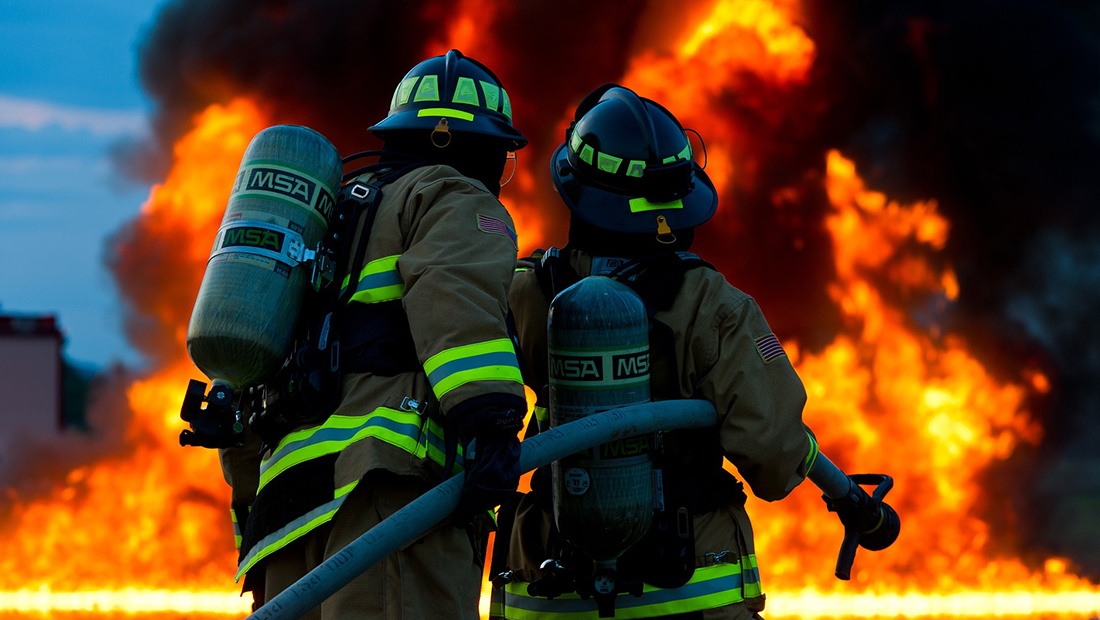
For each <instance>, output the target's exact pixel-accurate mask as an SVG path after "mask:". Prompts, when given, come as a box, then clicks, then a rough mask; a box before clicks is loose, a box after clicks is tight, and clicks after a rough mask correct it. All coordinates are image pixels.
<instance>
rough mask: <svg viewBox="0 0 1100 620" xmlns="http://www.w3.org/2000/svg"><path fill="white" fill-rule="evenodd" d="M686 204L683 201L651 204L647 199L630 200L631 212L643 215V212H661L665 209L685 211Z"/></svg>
mask: <svg viewBox="0 0 1100 620" xmlns="http://www.w3.org/2000/svg"><path fill="white" fill-rule="evenodd" d="M683 208H684V202H683V201H682V200H673V201H672V202H650V201H649V200H648V199H647V198H645V197H644V196H643V197H640V198H631V199H630V212H631V213H641V212H643V211H660V210H663V209H683Z"/></svg>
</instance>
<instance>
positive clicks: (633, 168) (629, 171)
mask: <svg viewBox="0 0 1100 620" xmlns="http://www.w3.org/2000/svg"><path fill="white" fill-rule="evenodd" d="M643 172H645V162H644V161H642V160H640V159H632V160H630V163H629V164H627V165H626V176H628V177H637V178H639V179H640V178H642V173H643Z"/></svg>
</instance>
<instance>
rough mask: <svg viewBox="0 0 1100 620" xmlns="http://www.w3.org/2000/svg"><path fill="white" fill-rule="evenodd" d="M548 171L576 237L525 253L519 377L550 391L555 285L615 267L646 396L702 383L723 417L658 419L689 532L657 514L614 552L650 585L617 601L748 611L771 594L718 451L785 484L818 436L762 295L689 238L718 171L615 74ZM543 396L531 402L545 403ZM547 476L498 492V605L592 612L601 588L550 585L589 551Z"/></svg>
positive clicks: (540, 411) (803, 464)
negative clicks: (696, 249) (700, 424)
mask: <svg viewBox="0 0 1100 620" xmlns="http://www.w3.org/2000/svg"><path fill="white" fill-rule="evenodd" d="M551 174H552V175H553V178H554V183H555V185H556V186H557V189H558V192H559V194H560V195H561V198H562V200H563V201H564V202H565V204H566V206H568V208H569V211H570V228H569V243H568V245H566V246H565V247H564V248H563V249H561V250H555V249H551V250H550V251H547V252H546V253H542V254H540V253H536V255H535V256H534V257H532V258H531V259H527V260H524V261H520V263H519V265H520V266H519V268H518V269H517V273H516V277H515V280H514V282H513V286H512V291H511V293H510V296H509V301H510V303H511V306H512V309H513V313H514V315H515V319H516V325H517V330H518V333H519V339H520V344H521V351H522V358H523V362H524V366H525V371H526V373H527V375H526V376H525V380H526V381H527V382H528V384H529V385H530V386H531V387H532V388H533V389H534V390H535V392H536V394H540V395H543V394H545V393H546V392H545V390H544V389H543V386H545V385H547V383H548V374H547V349H546V347H547V334H546V325H547V312H548V304H549V301H550V299H552V297H553V296H554V295H556V294H557V293H558V292H560V291H561V290H562V289H564V288H566V287H568V286H569V285H570V284H572V283H573V282H575V281H577V280H579V279H580V278H582V277H584V276H588V275H592V274H599V275H610V276H612V277H614V278H616V279H618V280H619V281H621V282H623V283H625V284H627V285H628V286H630V287H631V288H633V289H634V290H635V291H636V292H637V293H639V295H640V297H641V298H642V300H643V301H644V303H645V305H646V310H647V313H648V314H649V316H650V369H651V372H650V381H651V395H652V399H653V400H669V399H681V398H703V399H706V400H709V401H710V402H712V403H714V405H715V408H716V409H717V411H718V414H719V420H720V422H719V428H718V429H707V430H705V431H674V432H669V433H665V434H664V436H663V448H662V454H661V455H660V456H659V457H658V458H659V460H660V462H661V466H662V467H663V475H664V499H665V505H666V510H665V512H666V513H667V512H668V511H671V513H672V514H677V513H678V511H679V509H681V508H682V509H686V511H687V514H690V515H692V517H691V518H690V519H688V521H690V523H691V524H692V526H693V530H694V535H693V536H691V535H688V536H683V537H678V536H677V535H676V529H677V528H676V527H675V526H673V527H672V528H671V530H672V535H671V536H668V535H667V530H665V531H666V535H662V534H660V531H659V530H660V528H658V527H657V526H656V525H654V526H653V527H652V528H651V529H650V532H649V534H647V535H646V537H645V538H643V539H642V541H641V542H639V543H637V544H636V545H634V546H633V547H631V548H630V549H629V550H628V551H627V552H626V553H625V554H624V555H623V556H622V557H620V558H619V560H618V569H617V570H618V572H619V578H620V582H626V581H628V580H630V579H633V580H635V582H643V583H645V584H646V587H645V590H644V593H643V594H642V595H641V596H634V595H633V594H631V593H620V594H618V595H617V596H616V597H615V615H616V617H625V618H632V619H633V618H660V617H668V616H674V617H676V618H707V619H713V618H752V617H755V616H756V615H757V613H758V612H760V611H761V610H762V609H763V608H764V594H763V591H762V590H761V585H760V573H759V570H758V568H757V559H756V555H755V549H754V546H753V537H752V528H751V525H750V523H749V518H748V515H747V514H746V512H745V508H744V502H745V495H744V492H743V490H742V486H741V483H740V482H739V481H738V480H737V478H735V477H734V476H733V475H732V474H730V473H728V472H726V471H725V470H723V467H722V463H723V457H725V458H728V459H729V460H730V461H731V462H732V463H733V464H734V465H735V466H736V468H737V471H738V474H739V475H740V477H741V478H742V479H744V480H745V481H746V482H748V484H749V485H750V487H751V488H752V491H753V493H754V494H755V495H757V496H758V497H760V498H762V499H765V500H778V499H780V498H783V497H785V496H786V495H787V494H788V493H790V491H791V490H792V489H793V488H794V487H796V486H798V484H799V483H801V482H802V480H803V479H804V477H805V475H806V472H807V469H808V467H810V466H811V464H812V462H813V459H814V457H815V455H816V454H817V448H816V442H815V441H814V439H813V437H812V436H811V435H810V434H809V433H808V431H807V429H806V428H805V427H804V426H803V424H802V408H803V405H804V404H805V401H806V393H805V390H804V389H803V386H802V383H801V381H800V380H799V378H798V376H797V375H796V374H795V371H794V369H793V368H792V366H791V363H790V361H789V360H788V358H787V357H786V355H785V354H784V352H783V349H782V346H781V345H780V343H779V341H778V340H777V339H776V337H775V335H774V334H773V333H772V331H771V329H770V328H769V327H768V324H767V322H766V321H765V320H764V316H763V314H762V313H761V311H760V308H759V307H758V306H757V304H756V302H755V301H754V300H753V299H752V298H751V297H749V296H748V295H746V294H745V293H743V292H741V291H739V290H737V289H736V288H734V287H733V286H731V285H730V284H728V283H727V282H726V281H725V279H724V278H723V277H722V275H721V274H720V273H718V272H717V271H716V270H715V269H714V268H713V267H711V266H710V265H709V264H708V263H706V262H704V261H703V260H702V259H701V258H699V257H698V256H696V255H694V254H690V253H688V249H689V248H690V246H691V243H692V239H693V231H694V229H695V227H697V226H699V225H701V224H703V223H705V222H706V221H707V220H708V219H710V217H711V216H712V215H713V214H714V212H715V209H716V207H717V196H716V192H715V189H714V186H713V185H712V184H711V182H710V180H709V179H708V178H707V176H706V173H704V172H703V170H702V168H701V167H700V166H699V165H698V164H696V163H695V161H694V158H693V156H692V149H691V146H690V142H689V140H688V137H687V134H686V133H685V131H684V129H683V128H682V127H681V125H680V123H679V122H678V121H677V119H676V118H675V117H674V116H673V115H672V114H671V113H670V112H669V111H668V110H666V109H665V108H663V107H661V106H660V105H659V104H657V103H656V102H654V101H650V100H648V99H643V98H641V97H639V96H638V95H636V94H635V93H634V92H633V91H631V90H628V89H626V88H622V87H618V86H615V85H606V86H603V87H601V88H599V89H597V90H596V91H594V92H593V93H591V94H590V95H589V96H588V97H587V98H586V99H585V100H584V101H583V102H582V103H581V104H580V106H579V108H578V109H577V112H576V116H575V122H574V123H573V124H572V125H571V126H570V128H569V130H568V131H567V132H566V140H565V142H564V143H563V144H562V145H561V146H560V147H559V148H558V149H557V151H556V152H555V153H554V156H553V158H552V160H551ZM546 404H547V403H544V402H539V403H538V408H537V409H536V414H537V415H538V417H539V418H544V417H545V409H544V407H545V406H546ZM548 486H549V482H548V480H547V478H543V477H541V475H540V474H539V473H536V475H535V477H534V478H533V481H532V489H533V490H532V492H531V493H528V494H525V495H524V496H523V497H522V499H520V500H519V501H518V505H516V506H515V508H514V510H511V509H510V510H508V512H507V514H505V513H504V509H503V508H502V515H501V517H500V519H499V520H500V523H501V526H502V528H506V527H508V526H511V533H510V536H509V537H508V539H509V543H510V544H509V545H508V547H507V548H506V551H505V550H504V549H505V548H503V546H502V551H501V553H499V554H496V553H495V554H494V555H495V557H494V566H493V568H492V574H493V575H497V578H496V579H495V581H494V585H495V586H496V587H495V588H494V592H493V606H492V615H493V617H506V618H514V619H525V620H527V619H532V618H540V619H543V618H549V619H553V618H569V619H570V620H581V619H589V618H591V619H592V620H595V619H596V618H597V617H598V610H597V603H596V602H595V600H594V599H593V598H586V599H582V598H580V596H579V595H578V594H575V593H564V594H560V595H556V596H553V598H550V597H549V595H548V593H550V594H557V592H555V588H557V589H558V591H561V590H562V589H563V588H561V587H560V585H561V584H560V583H554V582H555V581H561V580H562V577H563V575H565V576H566V577H568V573H569V571H570V570H572V571H574V576H577V575H578V574H582V575H583V573H584V571H585V570H586V569H585V559H584V555H583V553H579V552H578V550H577V549H575V548H572V547H571V546H570V543H569V542H568V541H567V540H563V538H562V536H560V535H559V534H558V533H557V532H556V530H555V528H554V525H553V523H554V519H553V516H552V515H553V506H552V499H551V497H550V496H551V493H550V492H549V489H548V488H547V487H548ZM681 514H683V513H681ZM513 515H514V521H513V522H511V523H509V522H510V521H512V517H513ZM498 536H502V534H498ZM582 551H583V550H582ZM588 566H589V567H590V566H591V562H588ZM544 568H545V569H546V570H543V569H544ZM551 568H552V569H553V570H552V571H551ZM588 570H590V568H589V569H588ZM528 586H533V587H531V588H530V589H529V587H528ZM638 589H639V591H641V586H640V585H639V586H638ZM564 590H568V587H566V588H564Z"/></svg>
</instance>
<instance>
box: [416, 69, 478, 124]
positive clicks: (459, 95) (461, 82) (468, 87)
mask: <svg viewBox="0 0 1100 620" xmlns="http://www.w3.org/2000/svg"><path fill="white" fill-rule="evenodd" d="M451 102H452V103H464V104H466V105H473V106H480V105H481V100H480V99H478V98H477V85H476V84H474V80H473V79H472V78H468V77H460V78H458V85H457V86H455V94H454V96H453V97H451ZM421 112H423V110H421ZM420 116H424V115H423V114H421V115H420ZM470 120H473V117H472V115H471V118H470Z"/></svg>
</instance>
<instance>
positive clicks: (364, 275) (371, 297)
mask: <svg viewBox="0 0 1100 620" xmlns="http://www.w3.org/2000/svg"><path fill="white" fill-rule="evenodd" d="M399 258H401V255H400V254H394V255H393V256H386V257H384V258H379V259H375V260H372V261H371V262H369V263H367V265H366V266H365V267H363V270H362V271H360V272H359V281H358V283H357V284H356V286H355V293H354V294H353V295H352V296H351V301H357V302H359V303H364V304H376V303H380V302H383V301H393V300H395V299H401V295H402V293H404V292H405V281H404V280H402V279H401V274H399V273H398V272H397V259H399ZM350 282H351V277H350V276H345V277H344V281H343V282H342V283H341V284H340V292H341V294H343V292H344V291H345V290H346V289H347V287H348V284H349V283H350Z"/></svg>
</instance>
